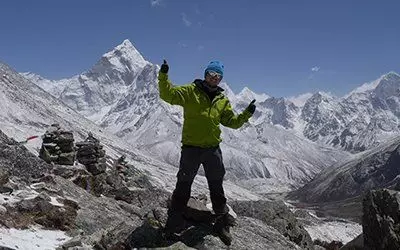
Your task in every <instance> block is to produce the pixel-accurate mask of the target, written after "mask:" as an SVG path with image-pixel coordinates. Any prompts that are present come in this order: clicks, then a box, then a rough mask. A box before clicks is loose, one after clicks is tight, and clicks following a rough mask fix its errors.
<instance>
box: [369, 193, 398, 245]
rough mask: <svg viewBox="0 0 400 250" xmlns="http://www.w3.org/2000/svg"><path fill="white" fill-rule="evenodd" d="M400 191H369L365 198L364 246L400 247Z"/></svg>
mask: <svg viewBox="0 0 400 250" xmlns="http://www.w3.org/2000/svg"><path fill="white" fill-rule="evenodd" d="M399 208H400V193H399V192H397V191H393V190H388V189H382V190H374V191H368V192H367V193H366V195H365V197H364V200H363V217H362V224H363V235H364V246H365V248H369V249H400V209H399Z"/></svg>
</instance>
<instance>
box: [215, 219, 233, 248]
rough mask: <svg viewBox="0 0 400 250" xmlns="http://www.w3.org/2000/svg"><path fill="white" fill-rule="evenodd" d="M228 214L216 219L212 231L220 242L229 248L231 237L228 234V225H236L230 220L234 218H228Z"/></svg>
mask: <svg viewBox="0 0 400 250" xmlns="http://www.w3.org/2000/svg"><path fill="white" fill-rule="evenodd" d="M228 216H230V215H228V214H225V215H223V216H221V217H219V218H217V220H216V222H215V224H214V226H213V229H214V232H215V234H216V235H217V236H218V237H219V238H220V239H221V241H222V242H223V243H224V244H225V245H227V246H230V245H231V243H232V235H231V233H230V230H229V227H230V226H231V225H230V224H232V225H233V224H234V223H236V222H235V221H232V220H231V219H233V220H234V218H233V217H232V216H231V217H232V218H229V217H228Z"/></svg>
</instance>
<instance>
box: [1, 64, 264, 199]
mask: <svg viewBox="0 0 400 250" xmlns="http://www.w3.org/2000/svg"><path fill="white" fill-rule="evenodd" d="M0 98H1V105H0V126H1V130H2V131H3V132H4V133H5V134H6V135H8V136H10V137H12V138H14V139H15V140H17V141H24V140H25V139H26V138H27V137H28V136H31V135H39V136H40V135H42V134H44V132H45V130H46V129H47V127H48V126H49V125H50V124H52V123H59V124H60V126H61V127H62V128H64V129H67V130H71V131H72V132H73V134H74V138H75V141H81V140H83V139H85V138H86V137H87V135H88V132H92V133H93V135H94V136H95V137H96V138H98V139H100V141H101V143H102V144H103V145H104V149H105V150H106V154H107V155H108V156H109V157H112V158H117V157H119V156H120V155H121V154H125V155H126V156H127V160H128V161H129V163H130V164H132V165H134V166H135V167H136V168H138V169H140V170H142V171H144V172H145V173H146V174H147V177H148V178H149V179H150V181H151V182H152V184H153V185H154V186H156V187H158V188H161V189H165V190H167V191H172V190H173V189H174V187H175V180H176V177H175V176H176V169H175V168H174V167H173V166H171V165H169V164H166V163H164V162H160V161H157V160H155V159H153V158H151V157H148V156H146V155H144V154H143V153H141V152H140V151H138V150H137V149H136V148H135V147H134V146H132V145H130V144H128V143H127V142H126V141H124V140H122V139H121V138H120V137H117V136H115V135H113V134H111V133H108V132H107V131H105V130H104V129H103V128H101V127H99V126H98V125H96V124H95V123H93V122H92V121H90V120H88V119H86V118H85V117H84V116H82V115H81V114H79V113H77V112H76V111H74V110H73V109H71V108H70V107H68V106H66V105H65V104H64V103H63V102H61V101H60V100H59V99H57V98H55V97H53V96H52V95H50V94H49V93H47V92H45V91H44V90H43V89H42V88H40V87H38V86H37V85H35V84H34V83H32V82H30V81H29V80H27V79H26V78H24V77H22V76H21V75H20V74H19V73H17V72H15V71H14V70H13V69H11V68H10V67H8V66H7V65H5V64H3V63H0ZM41 142H42V141H41V140H40V139H36V140H32V141H29V143H26V144H24V145H25V146H26V147H27V148H28V149H29V151H30V152H32V153H34V154H35V155H38V151H39V148H40V145H41ZM225 185H226V195H227V197H229V198H231V199H250V200H251V199H258V196H257V195H256V194H254V193H252V192H251V191H249V190H248V189H244V188H241V187H239V186H237V185H234V184H233V183H232V182H229V181H227V182H226V183H225ZM193 193H194V194H199V193H202V194H207V193H208V186H207V181H206V179H205V177H202V176H199V177H196V179H195V182H194V185H193Z"/></svg>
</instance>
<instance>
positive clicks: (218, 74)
mask: <svg viewBox="0 0 400 250" xmlns="http://www.w3.org/2000/svg"><path fill="white" fill-rule="evenodd" d="M207 75H209V76H210V77H213V78H214V77H216V78H218V79H222V75H221V74H220V73H218V72H215V71H207Z"/></svg>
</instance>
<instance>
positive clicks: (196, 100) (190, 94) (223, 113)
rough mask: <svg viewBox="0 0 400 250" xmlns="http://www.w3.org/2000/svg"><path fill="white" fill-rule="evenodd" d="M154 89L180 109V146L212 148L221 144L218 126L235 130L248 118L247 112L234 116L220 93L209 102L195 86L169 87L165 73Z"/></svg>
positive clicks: (201, 90) (227, 101) (170, 84)
mask: <svg viewBox="0 0 400 250" xmlns="http://www.w3.org/2000/svg"><path fill="white" fill-rule="evenodd" d="M158 86H159V90H160V97H161V99H163V100H164V101H166V102H168V103H170V104H173V105H180V106H182V107H183V117H184V121H183V130H182V144H183V145H189V146H198V147H203V148H208V147H216V146H218V145H219V143H220V142H221V129H220V127H219V124H222V125H224V126H226V127H230V128H234V129H237V128H240V127H241V126H242V125H243V124H244V123H245V122H247V121H248V120H249V118H250V117H251V116H252V114H251V113H250V112H249V111H247V110H245V111H244V112H243V113H241V114H239V115H235V113H234V112H233V110H232V107H231V104H230V103H229V100H228V98H226V97H225V96H224V95H223V94H222V93H219V94H218V95H217V96H215V98H214V99H213V101H212V102H211V100H210V98H209V97H208V95H207V94H206V93H205V91H204V90H203V89H201V88H200V87H199V86H197V85H196V84H195V83H191V84H187V85H183V86H173V85H172V83H171V81H169V80H168V74H165V73H162V72H160V73H159V75H158ZM221 90H222V89H221Z"/></svg>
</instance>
